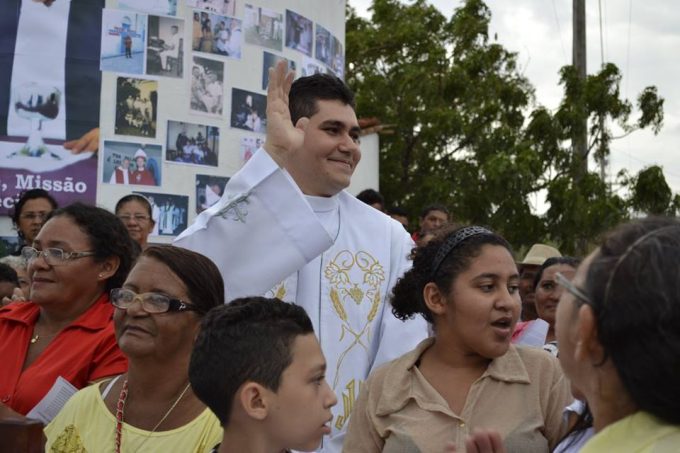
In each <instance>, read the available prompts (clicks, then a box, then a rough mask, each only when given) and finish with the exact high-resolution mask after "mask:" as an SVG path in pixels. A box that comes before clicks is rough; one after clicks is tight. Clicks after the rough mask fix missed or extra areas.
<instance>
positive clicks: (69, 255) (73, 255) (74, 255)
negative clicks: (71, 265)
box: [21, 245, 97, 266]
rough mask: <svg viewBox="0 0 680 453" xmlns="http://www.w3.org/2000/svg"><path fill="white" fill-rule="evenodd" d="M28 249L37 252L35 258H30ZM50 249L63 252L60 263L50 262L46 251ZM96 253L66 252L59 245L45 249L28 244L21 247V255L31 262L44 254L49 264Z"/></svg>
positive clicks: (52, 264)
mask: <svg viewBox="0 0 680 453" xmlns="http://www.w3.org/2000/svg"><path fill="white" fill-rule="evenodd" d="M28 250H33V251H34V252H35V256H34V257H33V258H29V257H27V256H25V251H28ZM48 250H59V251H60V252H61V255H62V257H61V258H60V259H59V260H58V263H59V264H54V263H50V262H48V261H47V254H46V252H47V251H48ZM96 254H97V252H93V251H85V252H66V251H64V250H63V249H60V248H58V247H48V248H46V249H44V250H38V249H37V248H35V247H31V246H28V245H27V246H25V247H22V248H21V257H22V258H24V259H25V260H26V262H31V261H34V260H37V259H38V258H40V257H41V256H42V257H43V259H44V260H45V262H46V263H47V264H49V265H50V266H59V265H60V264H63V263H65V262H66V261H72V260H76V259H78V258H84V257H86V256H93V255H96Z"/></svg>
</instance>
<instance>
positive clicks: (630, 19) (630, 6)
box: [625, 0, 633, 97]
mask: <svg viewBox="0 0 680 453" xmlns="http://www.w3.org/2000/svg"><path fill="white" fill-rule="evenodd" d="M632 23H633V0H630V1H629V2H628V43H627V44H626V88H625V90H626V97H628V82H629V81H630V35H631V33H630V28H631V24H632Z"/></svg>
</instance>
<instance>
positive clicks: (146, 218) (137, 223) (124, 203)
mask: <svg viewBox="0 0 680 453" xmlns="http://www.w3.org/2000/svg"><path fill="white" fill-rule="evenodd" d="M115 212H116V215H117V216H118V218H119V219H120V220H122V221H123V223H124V224H125V227H126V228H127V229H128V232H129V233H130V236H131V237H132V239H134V240H135V242H137V244H139V246H140V247H141V248H142V250H144V249H145V248H146V247H147V246H148V242H147V238H148V237H149V234H151V232H152V231H153V228H154V226H155V225H156V222H155V221H154V219H153V212H152V210H151V203H149V200H147V199H146V197H144V196H142V195H138V194H131V195H126V196H124V197H123V198H121V199H120V200H118V203H116V210H115Z"/></svg>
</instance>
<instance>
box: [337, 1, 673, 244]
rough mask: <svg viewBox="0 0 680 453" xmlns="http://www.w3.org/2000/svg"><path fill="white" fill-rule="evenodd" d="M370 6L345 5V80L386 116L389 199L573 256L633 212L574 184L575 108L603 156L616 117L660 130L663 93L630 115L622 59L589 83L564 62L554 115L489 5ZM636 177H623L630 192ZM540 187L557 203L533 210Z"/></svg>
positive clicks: (383, 184)
mask: <svg viewBox="0 0 680 453" xmlns="http://www.w3.org/2000/svg"><path fill="white" fill-rule="evenodd" d="M371 12H372V17H371V19H370V20H366V19H363V18H361V17H358V16H357V15H356V13H355V12H354V11H353V10H352V8H351V7H348V11H347V18H348V20H347V33H346V42H347V61H348V66H349V67H348V71H347V82H348V83H349V85H350V86H351V87H352V88H353V89H354V90H355V92H356V93H357V111H358V113H359V115H360V116H366V117H370V116H376V117H378V118H380V120H381V121H382V123H383V124H384V125H386V127H387V129H388V130H389V132H390V133H388V134H384V135H382V136H381V155H380V189H381V192H383V194H384V195H385V196H386V197H387V199H388V200H389V201H390V202H391V203H394V204H399V205H401V206H403V207H405V208H406V209H408V210H409V211H410V212H411V213H418V212H419V211H420V208H421V207H422V206H424V205H426V204H429V203H431V202H435V201H441V202H445V203H446V204H448V205H449V207H450V208H451V210H452V212H453V213H454V217H455V218H456V220H460V221H466V222H472V223H481V224H487V225H490V226H492V227H493V228H495V229H496V230H497V231H499V232H500V233H502V234H503V235H504V236H505V237H506V238H507V239H508V240H509V241H511V242H512V243H513V244H515V245H516V246H526V245H530V244H531V243H533V242H537V241H543V240H550V241H553V242H555V243H557V244H559V246H560V247H561V248H562V249H563V251H565V252H567V253H574V252H576V251H579V252H584V250H583V249H584V244H585V243H587V241H588V240H592V239H594V238H595V237H596V236H597V235H598V234H600V233H601V232H602V231H603V230H606V229H608V228H609V227H611V226H613V225H615V224H616V223H618V222H620V221H621V220H622V219H624V218H626V217H627V216H628V215H629V212H628V211H629V207H630V206H631V202H630V201H629V200H627V199H623V198H621V197H620V196H618V195H616V194H614V193H612V192H611V191H610V190H609V187H608V186H607V185H606V184H605V182H604V181H602V180H601V179H600V177H599V176H598V175H596V174H594V173H589V174H587V175H585V176H584V177H583V178H582V179H579V180H578V183H576V182H574V175H575V172H576V171H577V168H578V166H579V164H580V163H581V161H580V160H579V159H580V158H576V157H575V156H574V154H573V153H572V151H571V148H570V142H569V140H570V137H571V133H572V132H573V130H574V128H576V127H579V126H578V124H579V118H580V114H579V111H580V110H579V108H578V106H579V105H580V106H585V114H586V115H587V117H588V119H589V122H588V124H589V133H590V136H591V137H592V139H591V142H590V143H589V152H592V154H593V156H594V157H595V159H596V160H601V159H603V158H606V157H607V156H608V154H609V145H610V143H611V140H612V139H613V137H612V133H611V131H610V129H609V128H608V127H606V124H609V122H617V123H618V124H619V125H620V126H621V127H622V129H623V130H624V131H625V133H631V132H633V131H634V130H636V129H640V128H651V129H652V130H653V131H654V132H655V133H656V132H658V130H659V129H660V127H661V125H662V123H663V110H662V107H663V99H662V98H660V97H659V96H658V94H657V92H656V89H655V88H654V87H648V88H646V89H645V90H644V91H643V92H642V94H641V95H640V96H639V98H638V102H637V107H638V110H639V111H640V112H641V114H640V118H639V119H637V120H635V121H631V119H630V116H631V112H632V111H633V107H632V104H631V103H630V102H629V101H627V100H625V99H622V98H621V96H620V91H619V84H620V81H621V74H620V72H619V70H618V68H617V67H616V66H615V65H613V64H607V65H605V66H604V67H603V68H602V69H601V70H600V71H599V72H597V73H596V74H593V75H590V76H588V77H587V79H586V80H585V81H582V80H579V79H578V77H576V72H575V71H574V68H573V67H571V66H566V67H564V68H562V70H561V72H560V76H561V79H560V83H561V85H562V86H563V87H564V97H563V100H562V102H561V104H560V106H559V108H558V109H557V110H556V111H554V112H551V111H550V110H548V109H546V108H544V107H542V106H536V105H535V102H534V97H533V88H532V86H531V84H530V82H529V81H528V80H527V79H526V78H525V77H524V76H523V75H522V74H521V73H520V72H519V70H518V68H517V57H516V54H514V53H512V52H509V51H508V50H506V49H505V48H503V46H501V45H500V44H498V43H497V42H495V40H492V39H490V38H489V22H490V19H491V11H490V10H489V8H488V7H487V6H486V4H485V3H484V2H483V1H482V0H467V1H465V2H464V3H463V4H462V6H460V7H459V8H457V9H456V11H455V12H454V14H453V16H452V17H451V18H450V19H447V18H446V17H445V16H444V15H443V14H442V13H441V12H439V11H438V10H437V9H436V8H434V7H433V6H432V5H430V4H428V3H427V2H426V1H425V0H415V1H413V2H410V3H409V4H405V3H402V2H401V1H398V0H374V1H373V6H372V8H371ZM603 119H606V121H603ZM654 176H655V177H657V179H658V177H659V176H660V177H661V178H662V179H663V174H662V173H658V174H655V175H654ZM634 180H635V181H637V179H635V178H625V177H622V178H620V181H619V182H620V183H621V184H625V185H626V187H631V189H632V191H633V192H635V190H637V186H636V185H635V184H633V182H634ZM664 183H665V180H664ZM643 186H644V185H643ZM643 186H640V187H643ZM644 187H648V186H644ZM542 194H547V196H546V199H547V201H548V202H549V203H550V208H549V209H548V211H547V213H546V214H545V215H542V216H538V215H536V214H535V210H534V209H533V206H532V204H531V201H535V200H536V199H537V197H538V196H542ZM664 199H665V198H664ZM679 201H680V200H679ZM659 203H662V201H659ZM669 203H672V201H671V202H669ZM652 205H653V206H654V207H655V208H656V207H657V205H656V204H654V203H652V204H649V203H647V204H644V205H635V206H636V209H638V208H637V206H643V207H644V209H647V208H648V207H650V206H652ZM650 212H651V211H650ZM577 249H580V250H577Z"/></svg>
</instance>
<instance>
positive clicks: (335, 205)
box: [305, 195, 340, 241]
mask: <svg viewBox="0 0 680 453" xmlns="http://www.w3.org/2000/svg"><path fill="white" fill-rule="evenodd" d="M305 199H306V200H307V203H309V205H310V206H311V208H312V210H313V211H314V214H316V217H317V218H318V219H319V222H321V225H323V227H324V229H325V230H326V232H327V233H328V235H329V236H330V237H331V238H332V239H333V241H335V239H336V238H337V237H338V234H340V204H339V202H338V196H337V195H333V196H332V197H313V196H311V195H305Z"/></svg>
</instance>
